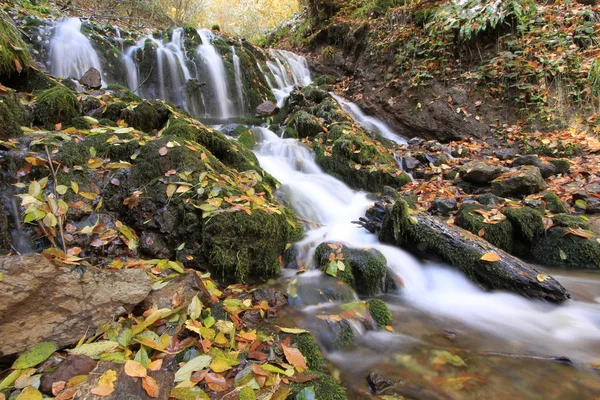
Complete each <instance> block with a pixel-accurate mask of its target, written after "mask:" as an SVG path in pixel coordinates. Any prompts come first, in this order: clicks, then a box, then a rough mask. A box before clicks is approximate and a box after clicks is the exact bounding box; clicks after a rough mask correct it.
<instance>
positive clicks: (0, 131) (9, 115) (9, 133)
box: [0, 94, 23, 140]
mask: <svg viewBox="0 0 600 400" xmlns="http://www.w3.org/2000/svg"><path fill="white" fill-rule="evenodd" d="M0 120H1V121H2V122H1V123H0V140H6V139H8V138H14V137H18V136H21V124H22V123H23V109H22V108H21V104H20V102H19V99H18V98H17V97H16V96H14V95H12V94H9V95H7V96H0Z"/></svg>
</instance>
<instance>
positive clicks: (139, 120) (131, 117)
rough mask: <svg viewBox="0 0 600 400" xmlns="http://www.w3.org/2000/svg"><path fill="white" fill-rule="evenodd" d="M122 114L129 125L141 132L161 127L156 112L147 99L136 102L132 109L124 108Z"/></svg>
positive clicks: (149, 131)
mask: <svg viewBox="0 0 600 400" xmlns="http://www.w3.org/2000/svg"><path fill="white" fill-rule="evenodd" d="M122 116H123V119H124V120H125V122H127V124H128V125H129V126H132V127H134V128H136V129H139V130H141V131H143V132H147V133H151V132H152V131H153V130H155V129H160V128H161V126H160V120H159V116H158V112H157V111H156V110H155V108H154V107H153V106H152V104H150V102H147V101H144V102H142V103H140V104H138V105H137V106H135V107H133V109H129V108H126V109H124V110H123V111H122Z"/></svg>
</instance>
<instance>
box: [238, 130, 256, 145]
mask: <svg viewBox="0 0 600 400" xmlns="http://www.w3.org/2000/svg"><path fill="white" fill-rule="evenodd" d="M238 142H240V144H241V145H242V146H244V147H245V148H247V149H252V148H253V147H254V146H255V145H256V139H255V138H254V135H253V134H252V132H251V131H249V130H247V129H246V130H245V131H244V132H243V133H242V134H241V135H240V136H239V138H238Z"/></svg>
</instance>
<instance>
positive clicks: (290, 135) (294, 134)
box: [283, 126, 298, 139]
mask: <svg viewBox="0 0 600 400" xmlns="http://www.w3.org/2000/svg"><path fill="white" fill-rule="evenodd" d="M283 137H284V138H285V139H298V131H297V130H295V129H294V128H291V127H289V126H288V127H286V128H285V130H284V131H283Z"/></svg>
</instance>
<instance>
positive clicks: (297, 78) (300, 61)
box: [259, 50, 312, 107]
mask: <svg viewBox="0 0 600 400" xmlns="http://www.w3.org/2000/svg"><path fill="white" fill-rule="evenodd" d="M270 55H271V57H272V58H273V60H272V61H267V67H268V68H269V71H270V73H271V75H272V76H273V78H274V79H275V82H273V81H272V80H271V77H270V76H269V74H266V73H265V71H264V70H263V68H262V67H261V66H260V64H259V68H260V70H261V72H262V73H263V75H264V76H265V79H266V80H267V83H268V85H269V87H270V88H271V90H272V91H273V94H274V95H275V98H276V99H277V105H278V106H279V107H283V105H284V103H285V99H286V98H287V97H288V96H289V95H290V93H291V92H292V90H294V85H298V86H306V85H310V84H311V83H312V78H311V75H310V70H309V68H308V62H307V61H306V58H304V57H302V56H299V55H297V54H294V53H292V52H289V51H285V50H271V51H270Z"/></svg>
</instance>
